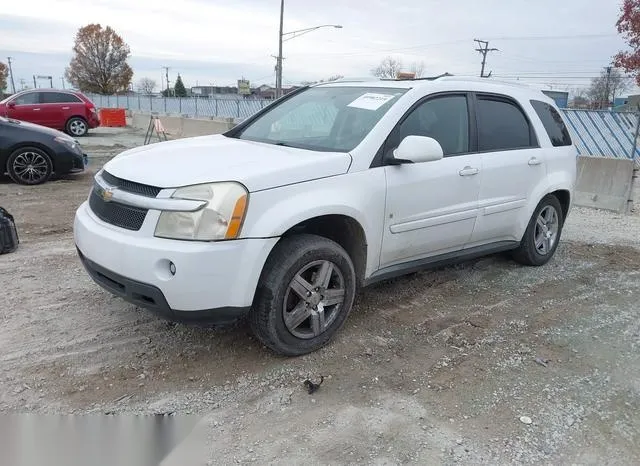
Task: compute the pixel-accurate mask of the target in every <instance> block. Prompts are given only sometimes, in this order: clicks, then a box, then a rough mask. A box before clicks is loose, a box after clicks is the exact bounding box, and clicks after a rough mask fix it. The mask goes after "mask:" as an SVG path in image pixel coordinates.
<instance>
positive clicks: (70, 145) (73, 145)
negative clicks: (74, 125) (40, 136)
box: [53, 136, 79, 152]
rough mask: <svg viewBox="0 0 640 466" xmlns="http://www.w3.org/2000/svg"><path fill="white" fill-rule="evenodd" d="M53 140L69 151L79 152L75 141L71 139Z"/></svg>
mask: <svg viewBox="0 0 640 466" xmlns="http://www.w3.org/2000/svg"><path fill="white" fill-rule="evenodd" d="M53 140H54V141H56V142H58V143H60V144H62V145H65V146H67V147H68V148H69V149H71V150H73V151H76V152H78V150H79V146H78V143H77V142H76V141H74V140H73V139H71V138H63V137H60V136H58V137H56V138H53Z"/></svg>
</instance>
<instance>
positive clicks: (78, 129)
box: [69, 120, 87, 136]
mask: <svg viewBox="0 0 640 466" xmlns="http://www.w3.org/2000/svg"><path fill="white" fill-rule="evenodd" d="M69 131H71V133H72V134H73V135H74V136H82V135H83V134H84V133H86V132H87V124H86V123H85V122H84V121H82V120H73V121H72V122H71V123H69Z"/></svg>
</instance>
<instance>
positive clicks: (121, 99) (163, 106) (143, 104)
mask: <svg viewBox="0 0 640 466" xmlns="http://www.w3.org/2000/svg"><path fill="white" fill-rule="evenodd" d="M86 96H87V97H89V98H90V99H91V100H92V101H93V103H94V104H95V105H96V106H97V107H98V108H124V109H127V110H132V111H140V112H148V113H152V112H157V113H168V114H178V115H188V116H190V117H194V118H197V117H220V118H238V119H244V118H247V117H248V116H251V115H253V114H254V113H256V112H257V111H258V110H260V109H262V108H264V107H266V106H267V105H269V104H270V103H271V102H273V100H269V99H239V98H212V97H197V96H194V97H158V96H153V95H141V94H137V95H101V94H86Z"/></svg>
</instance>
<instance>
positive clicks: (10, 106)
mask: <svg viewBox="0 0 640 466" xmlns="http://www.w3.org/2000/svg"><path fill="white" fill-rule="evenodd" d="M7 108H16V103H15V102H9V103H8V104H7Z"/></svg>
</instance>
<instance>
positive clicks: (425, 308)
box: [0, 131, 640, 465]
mask: <svg viewBox="0 0 640 466" xmlns="http://www.w3.org/2000/svg"><path fill="white" fill-rule="evenodd" d="M115 133H116V134H111V133H107V134H105V135H104V141H103V140H102V139H101V136H100V135H98V136H94V138H95V139H93V140H88V141H87V143H86V145H87V147H88V150H89V153H90V155H91V156H92V157H91V164H90V169H89V171H88V172H87V173H85V174H82V175H79V176H75V177H69V178H65V179H62V180H56V181H52V182H49V183H47V184H45V185H43V186H38V187H29V188H27V187H21V186H17V185H14V184H12V183H10V182H9V181H8V180H2V181H0V205H2V206H3V207H5V208H7V209H8V210H9V211H10V212H11V213H13V214H14V216H15V217H16V219H17V223H18V228H19V232H20V235H21V245H20V248H19V250H18V251H17V252H15V253H13V254H9V255H6V256H0V290H2V296H1V301H0V303H1V304H0V306H1V307H0V322H1V325H0V368H1V370H0V412H2V413H24V412H29V413H56V414H58V413H62V414H66V413H77V414H80V413H83V414H84V413H115V414H122V413H136V414H157V413H176V414H177V415H183V414H193V415H196V416H198V418H199V419H200V422H199V424H198V425H197V426H196V428H195V429H194V431H193V433H192V435H193V438H194V439H198V441H197V442H195V443H193V444H189V447H188V449H186V448H187V447H186V446H185V447H184V450H183V451H181V452H180V453H178V452H175V453H174V456H170V457H169V458H167V459H166V464H230V463H242V464H244V463H251V462H255V464H275V463H287V464H302V463H304V464H327V463H331V464H377V465H383V464H385V465H386V464H513V463H545V464H594V465H595V464H598V465H600V464H640V446H639V440H640V414H639V413H640V351H639V350H640V254H639V249H640V216H621V215H615V214H610V213H606V212H597V211H588V210H583V209H575V210H574V211H573V212H572V214H571V216H570V218H569V220H568V223H567V226H566V229H565V234H564V237H563V240H562V242H561V245H560V247H559V249H558V251H557V254H556V257H555V258H554V259H553V260H552V261H551V262H550V263H549V264H548V265H547V266H545V267H542V268H527V267H521V266H518V265H516V264H515V263H513V262H511V261H510V260H509V259H508V258H507V257H505V256H502V255H499V256H493V257H488V258H484V259H480V260H476V261H472V262H467V263H464V264H461V265H458V266H454V267H449V268H445V269H441V270H435V271H429V272H423V273H419V274H415V275H412V276H409V277H405V278H401V279H396V280H393V281H390V282H385V283H382V284H379V285H377V286H375V287H373V288H370V289H367V290H365V291H364V292H362V293H361V295H360V296H359V297H358V299H357V304H356V307H355V309H354V310H353V312H352V314H351V316H350V317H349V319H348V321H347V324H346V325H345V327H344V328H343V329H342V331H341V332H340V333H339V335H338V336H337V337H336V339H335V340H334V341H333V343H332V344H331V345H330V346H328V347H326V348H324V349H322V350H320V351H318V352H316V353H314V354H311V355H307V356H304V357H300V358H293V359H287V358H281V357H277V356H274V355H273V354H272V353H270V352H269V351H267V350H266V349H264V348H262V347H261V346H260V345H259V344H258V343H257V342H256V341H255V339H253V338H252V336H251V334H250V332H249V329H248V327H247V326H246V324H244V323H242V322H240V323H239V324H238V325H235V326H233V327H228V328H218V329H214V328H196V327H187V326H182V325H172V324H169V323H167V322H165V321H163V320H160V319H158V318H156V317H154V316H153V315H151V314H149V313H148V312H147V311H144V310H141V309H137V308H135V307H134V306H132V305H129V304H127V303H125V302H123V301H121V300H120V299H118V298H115V297H112V296H111V295H109V294H108V293H106V292H104V291H102V290H101V289H100V288H99V287H98V286H96V285H94V284H93V282H92V281H91V280H90V279H89V278H88V276H87V275H86V273H85V272H84V270H83V269H82V266H81V264H80V262H79V261H78V259H77V257H76V252H75V247H74V244H73V239H72V225H73V215H74V212H75V209H76V208H77V207H78V205H79V204H80V203H81V202H82V201H84V200H85V199H86V197H87V196H88V193H89V189H90V186H91V182H92V174H93V173H94V172H95V171H96V170H97V169H98V167H99V166H101V164H102V163H103V162H104V161H105V160H107V159H108V157H109V156H111V155H113V154H114V153H117V152H119V151H120V150H122V149H123V148H124V147H129V146H133V145H136V144H140V143H141V138H143V136H144V135H143V134H142V135H141V134H140V133H131V132H122V131H120V132H115ZM88 139H90V138H88ZM107 140H108V141H111V142H109V143H107V142H105V141H107ZM114 140H115V141H116V142H115V143H113V141H114ZM83 142H84V141H83ZM321 375H322V376H324V383H323V384H322V386H321V387H320V389H319V390H318V391H317V392H316V393H314V394H312V395H309V394H307V393H306V391H305V389H304V387H303V381H304V380H305V379H307V378H309V377H310V378H312V379H314V380H317V379H319V378H320V376H321ZM523 416H524V417H528V418H530V420H531V423H530V424H527V423H525V422H522V421H523V420H524V421H527V422H528V420H527V419H525V418H523V419H522V420H521V418H522V417H523ZM187 450H188V451H187ZM178 454H181V455H187V456H188V458H189V460H188V461H185V456H180V457H178V456H176V455H178ZM171 461H173V463H171Z"/></svg>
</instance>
